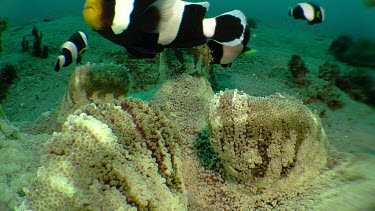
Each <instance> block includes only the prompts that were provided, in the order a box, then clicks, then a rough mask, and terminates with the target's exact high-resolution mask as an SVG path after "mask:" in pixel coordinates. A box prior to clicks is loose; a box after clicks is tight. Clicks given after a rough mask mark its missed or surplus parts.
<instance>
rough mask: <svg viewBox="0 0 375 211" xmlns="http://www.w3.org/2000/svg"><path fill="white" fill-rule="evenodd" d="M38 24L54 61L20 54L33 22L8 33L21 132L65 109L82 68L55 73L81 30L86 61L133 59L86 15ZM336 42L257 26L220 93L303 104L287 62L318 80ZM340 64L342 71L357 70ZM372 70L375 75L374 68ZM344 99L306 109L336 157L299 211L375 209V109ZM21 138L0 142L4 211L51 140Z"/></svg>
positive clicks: (219, 76)
mask: <svg viewBox="0 0 375 211" xmlns="http://www.w3.org/2000/svg"><path fill="white" fill-rule="evenodd" d="M37 25H38V29H39V30H40V31H41V32H43V44H44V45H48V46H49V47H50V48H49V51H50V54H49V58H47V59H40V58H35V57H32V56H31V55H30V54H29V53H28V52H22V51H21V44H20V43H21V40H22V36H24V35H27V34H30V33H31V30H32V27H33V25H32V24H29V25H23V26H14V27H11V28H9V29H8V30H7V31H5V32H4V33H3V35H2V40H3V51H2V52H1V54H0V58H1V59H0V66H2V65H4V64H7V63H9V64H12V65H14V66H15V67H16V68H17V71H18V72H17V74H18V78H17V80H16V81H15V83H14V84H13V85H12V86H11V87H10V88H9V90H8V92H7V95H6V98H5V99H4V100H3V101H2V102H1V105H2V107H3V109H4V111H5V113H6V115H7V118H8V119H9V120H10V122H11V123H12V125H14V126H15V127H17V128H18V127H19V128H22V127H23V126H24V125H29V124H31V123H32V122H33V121H35V120H36V119H37V118H39V117H41V116H43V115H44V116H46V115H48V114H49V112H51V111H53V110H55V109H57V108H58V107H59V106H60V104H61V101H62V98H63V96H64V93H65V90H66V88H67V84H68V82H69V78H70V74H71V73H72V71H73V70H74V66H75V65H71V66H69V67H67V68H63V69H62V70H61V71H60V72H58V73H56V72H54V71H53V67H54V65H55V58H56V57H57V56H58V55H59V53H60V46H61V44H62V43H63V42H65V40H66V39H67V38H68V37H69V36H70V35H71V34H72V33H73V32H74V31H76V30H82V31H85V32H86V33H87V34H88V36H89V43H90V46H89V49H88V51H87V52H86V54H85V56H84V59H83V62H90V63H102V62H104V63H106V62H113V61H112V60H111V59H112V58H113V55H114V54H126V52H125V50H123V49H122V48H121V47H119V46H116V45H114V44H112V43H110V42H109V41H107V40H105V39H104V38H102V37H100V36H99V35H98V34H96V33H95V32H93V31H92V30H90V29H89V28H88V27H87V26H86V25H85V23H84V21H83V19H82V18H80V17H65V18H62V19H56V20H51V21H49V22H38V23H37ZM61 26H64V27H61ZM335 38H336V35H331V34H325V33H324V32H323V31H319V29H318V27H315V26H314V27H310V28H309V27H307V26H306V27H301V28H296V27H294V28H292V27H284V26H279V27H275V26H272V27H271V26H268V25H266V24H264V25H263V24H262V23H261V22H260V23H258V28H256V29H252V36H251V41H250V44H249V46H250V47H252V48H254V49H256V50H257V52H256V53H254V54H251V55H248V56H245V57H241V58H239V59H238V60H236V61H235V63H234V64H233V66H232V67H231V68H222V67H220V66H215V67H214V71H215V75H216V80H217V85H218V87H219V88H220V89H221V90H224V89H225V88H228V89H238V90H242V91H244V92H245V93H247V94H249V95H253V96H268V95H271V94H276V93H280V94H289V95H293V96H296V97H297V98H298V97H299V96H302V95H303V92H304V90H303V89H300V88H296V87H293V86H291V85H290V84H291V76H290V72H289V70H288V61H289V60H290V58H291V56H292V55H293V54H298V55H300V56H301V58H302V59H303V60H304V62H305V64H306V66H307V68H308V69H309V70H310V73H309V74H310V75H312V76H315V77H317V75H318V70H319V66H320V65H322V64H324V62H325V61H334V59H333V57H332V56H331V55H329V53H328V50H327V49H328V48H329V46H330V44H331V41H332V40H333V39H335ZM336 63H337V64H338V65H339V67H340V68H341V69H342V70H347V69H350V68H351V67H349V66H347V65H345V64H342V63H339V62H336ZM370 71H372V73H371V74H374V73H375V70H370ZM134 90H136V89H134ZM340 95H341V99H342V101H343V104H344V106H343V107H342V108H340V109H337V110H330V109H329V108H328V107H327V106H326V105H325V104H323V103H322V102H319V101H314V102H311V103H309V104H307V106H308V107H309V108H310V109H312V110H314V111H316V112H317V113H321V112H322V111H324V114H325V115H324V116H322V123H323V126H324V128H325V131H326V134H327V136H328V140H329V143H330V145H331V146H332V148H333V149H334V151H335V153H334V154H335V155H333V156H335V157H336V158H337V159H335V162H333V163H332V164H331V166H330V168H329V169H327V170H326V171H325V172H324V173H322V175H321V176H319V177H318V178H317V179H315V180H314V181H309V182H308V184H306V186H311V187H314V188H312V191H311V194H310V195H307V196H306V198H305V199H303V200H301V202H300V203H299V205H298V207H296V209H301V210H374V209H375V202H374V196H375V138H374V137H375V110H374V108H373V107H370V106H368V105H365V104H363V103H360V102H357V101H354V100H352V99H351V98H350V97H349V96H348V95H347V94H346V93H344V92H340ZM0 134H1V133H0ZM20 134H21V135H20V136H21V138H20V139H19V140H22V141H19V140H15V139H9V138H7V137H6V136H3V135H1V136H0V158H1V159H0V160H1V163H0V190H5V191H3V192H2V193H0V210H2V208H3V209H10V207H14V206H16V205H18V204H19V203H20V202H21V201H22V199H23V197H24V196H23V194H22V188H23V187H27V186H28V185H29V184H30V181H31V179H32V178H33V177H35V175H36V170H37V168H38V167H39V155H38V151H39V148H40V146H41V145H42V144H43V142H45V141H46V140H47V139H48V138H49V136H50V135H47V134H39V135H30V134H27V133H22V132H21V133H20ZM296 206H297V205H296Z"/></svg>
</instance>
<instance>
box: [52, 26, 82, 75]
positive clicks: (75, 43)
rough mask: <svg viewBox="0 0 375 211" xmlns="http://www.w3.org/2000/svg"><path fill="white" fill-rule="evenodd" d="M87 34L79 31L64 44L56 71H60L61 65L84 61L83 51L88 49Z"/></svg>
mask: <svg viewBox="0 0 375 211" xmlns="http://www.w3.org/2000/svg"><path fill="white" fill-rule="evenodd" d="M87 39H88V37H87V35H86V34H85V33H83V32H81V31H77V32H75V33H74V34H72V36H70V38H69V39H68V41H66V42H65V43H64V44H63V45H62V46H61V49H62V53H61V55H60V56H59V57H58V58H57V61H56V65H55V69H54V70H55V71H56V72H58V71H59V70H60V69H61V67H67V66H68V65H70V64H71V63H72V62H73V61H76V63H77V64H78V63H80V62H81V61H82V56H83V53H84V52H85V51H86V49H87V45H88V42H87Z"/></svg>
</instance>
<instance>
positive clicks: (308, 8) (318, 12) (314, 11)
mask: <svg viewBox="0 0 375 211" xmlns="http://www.w3.org/2000/svg"><path fill="white" fill-rule="evenodd" d="M289 16H293V17H294V19H304V20H308V24H310V25H312V24H316V23H321V22H323V21H324V19H325V16H326V14H325V11H324V9H323V7H321V6H319V5H317V4H314V3H299V4H297V6H296V7H295V8H294V9H290V10H289Z"/></svg>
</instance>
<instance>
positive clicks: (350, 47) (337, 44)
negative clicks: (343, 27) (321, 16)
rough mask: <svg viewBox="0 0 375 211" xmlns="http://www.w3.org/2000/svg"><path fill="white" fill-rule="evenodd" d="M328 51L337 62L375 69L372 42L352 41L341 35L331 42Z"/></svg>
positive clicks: (374, 47)
mask: <svg viewBox="0 0 375 211" xmlns="http://www.w3.org/2000/svg"><path fill="white" fill-rule="evenodd" d="M329 51H330V52H331V53H332V55H333V56H334V57H335V58H336V59H337V60H339V61H341V62H345V63H347V64H349V65H352V66H360V67H371V68H375V60H374V58H375V42H374V41H372V40H369V39H364V38H362V39H357V40H353V39H352V38H351V37H349V36H346V35H342V36H339V37H338V38H336V39H335V40H334V41H332V43H331V46H330V47H329Z"/></svg>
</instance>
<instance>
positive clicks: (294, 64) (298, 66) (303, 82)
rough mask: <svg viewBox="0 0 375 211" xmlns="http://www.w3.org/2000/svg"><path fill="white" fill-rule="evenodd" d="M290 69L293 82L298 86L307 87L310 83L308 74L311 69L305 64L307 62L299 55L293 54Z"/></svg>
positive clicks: (289, 63)
mask: <svg viewBox="0 0 375 211" xmlns="http://www.w3.org/2000/svg"><path fill="white" fill-rule="evenodd" d="M288 66H289V70H290V72H291V73H292V80H293V83H294V84H295V85H296V86H298V87H306V86H307V85H308V84H309V83H308V80H307V78H306V74H307V73H308V72H309V70H308V69H307V68H306V66H305V62H304V61H303V60H302V59H301V57H300V56H299V55H296V54H294V55H292V57H291V58H290V60H289V62H288Z"/></svg>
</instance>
